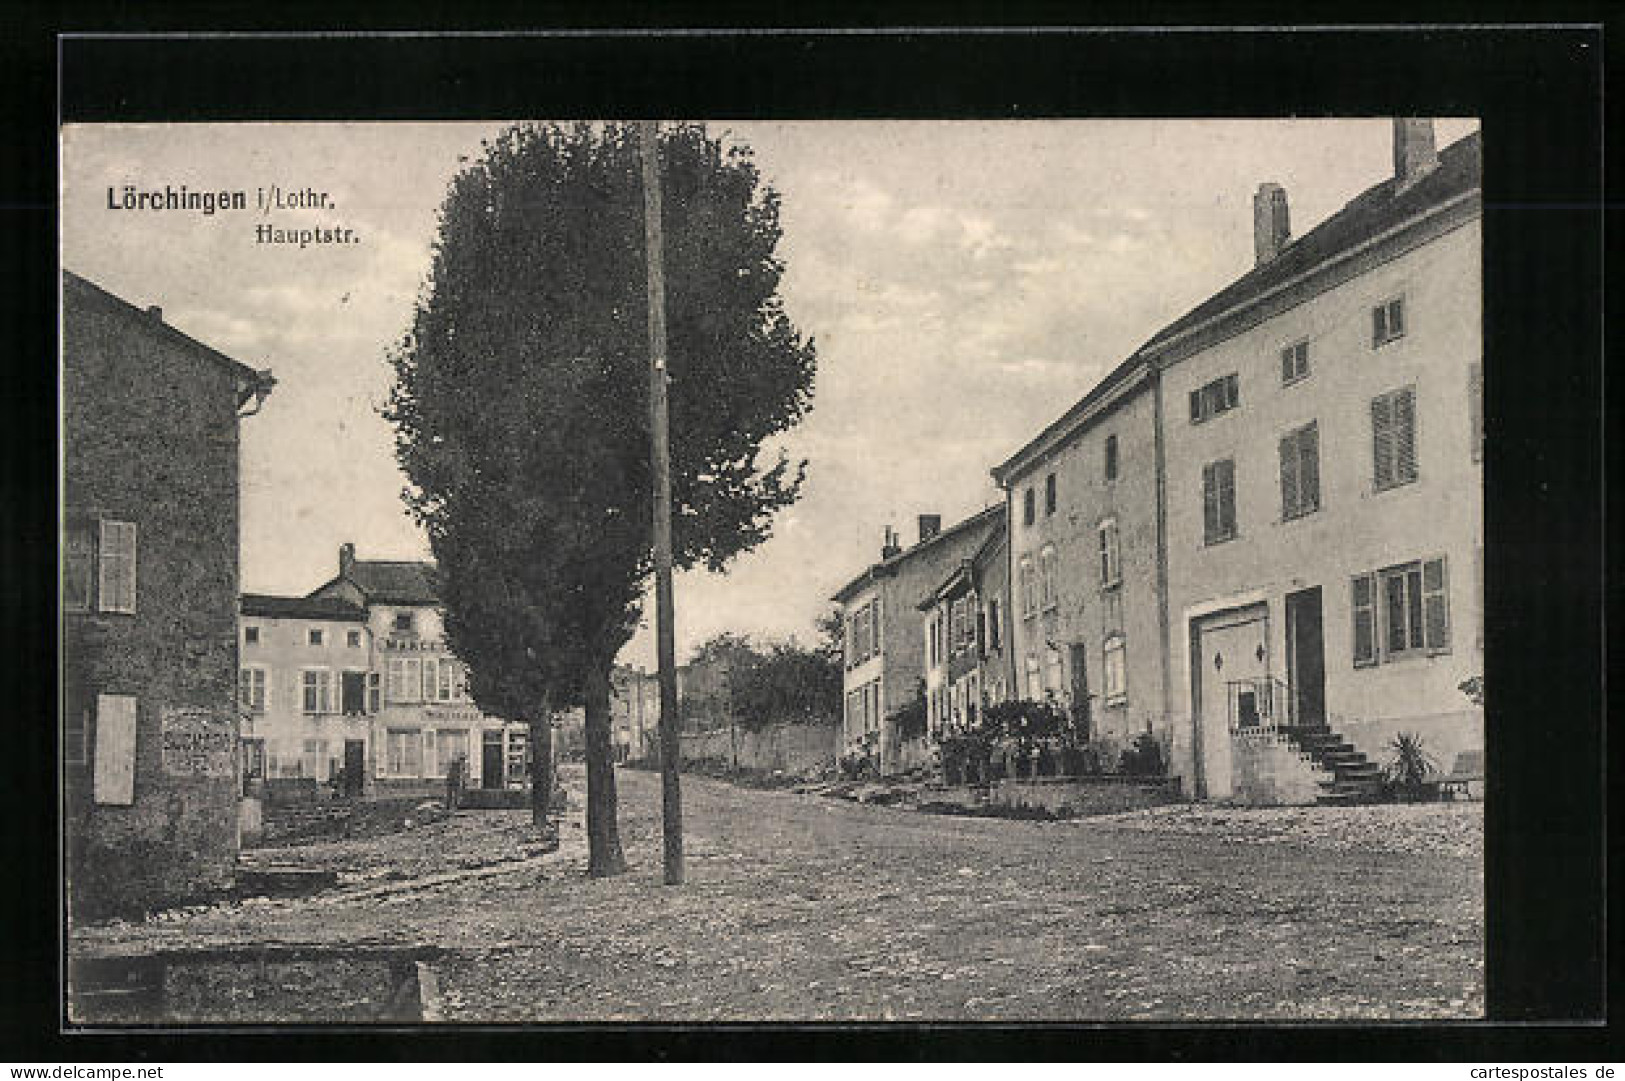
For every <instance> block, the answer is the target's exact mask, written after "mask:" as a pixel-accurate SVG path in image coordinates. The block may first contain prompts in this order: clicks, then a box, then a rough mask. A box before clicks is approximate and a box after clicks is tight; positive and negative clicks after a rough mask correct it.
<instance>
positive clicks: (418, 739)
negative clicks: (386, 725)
mask: <svg viewBox="0 0 1625 1081" xmlns="http://www.w3.org/2000/svg"><path fill="white" fill-rule="evenodd" d="M384 762H385V768H386V769H388V770H389V772H390V774H391V775H392V776H395V777H421V776H422V775H423V737H422V735H421V734H420V733H419V732H418V730H417V729H416V728H391V729H390V730H389V731H388V732H386V733H385V734H384Z"/></svg>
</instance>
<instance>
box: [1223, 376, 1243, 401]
mask: <svg viewBox="0 0 1625 1081" xmlns="http://www.w3.org/2000/svg"><path fill="white" fill-rule="evenodd" d="M1240 401H1241V387H1240V383H1239V382H1238V381H1237V377H1236V376H1234V375H1227V376H1225V377H1224V407H1225V408H1226V409H1234V408H1235V407H1236V405H1237V404H1238V403H1240Z"/></svg>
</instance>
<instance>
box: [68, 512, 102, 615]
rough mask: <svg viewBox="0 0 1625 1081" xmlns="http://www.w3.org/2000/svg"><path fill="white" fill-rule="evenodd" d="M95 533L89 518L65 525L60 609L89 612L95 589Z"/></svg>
mask: <svg viewBox="0 0 1625 1081" xmlns="http://www.w3.org/2000/svg"><path fill="white" fill-rule="evenodd" d="M95 566H96V535H95V534H94V533H92V532H91V525H90V523H88V522H79V523H74V524H72V525H69V526H68V531H67V536H66V537H65V538H64V542H63V545H62V610H63V611H65V612H88V611H90V608H91V605H92V603H93V600H92V595H93V593H94V592H95Z"/></svg>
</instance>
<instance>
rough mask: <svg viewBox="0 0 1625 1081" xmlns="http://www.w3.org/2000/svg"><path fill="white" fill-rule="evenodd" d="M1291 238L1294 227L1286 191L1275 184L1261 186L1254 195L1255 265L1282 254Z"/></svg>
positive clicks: (1261, 264) (1260, 264) (1262, 263)
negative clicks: (1288, 208)
mask: <svg viewBox="0 0 1625 1081" xmlns="http://www.w3.org/2000/svg"><path fill="white" fill-rule="evenodd" d="M1291 239H1292V225H1291V223H1290V221H1289V220H1288V218H1287V210H1286V189H1285V188H1283V187H1281V185H1279V184H1276V183H1273V182H1272V183H1265V184H1260V185H1258V191H1257V192H1256V193H1255V194H1254V195H1253V255H1254V257H1255V258H1256V260H1257V262H1256V264H1255V265H1256V266H1263V265H1264V264H1265V263H1267V262H1269V261H1270V260H1271V259H1274V258H1275V257H1276V256H1277V255H1280V254H1281V249H1282V248H1284V247H1286V245H1287V242H1288V241H1289V240H1291Z"/></svg>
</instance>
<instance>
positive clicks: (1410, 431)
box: [1394, 390, 1416, 484]
mask: <svg viewBox="0 0 1625 1081" xmlns="http://www.w3.org/2000/svg"><path fill="white" fill-rule="evenodd" d="M1415 479H1416V393H1415V392H1414V391H1411V390H1400V391H1395V392H1394V480H1395V482H1396V483H1398V484H1405V483H1408V482H1410V481H1413V480H1415Z"/></svg>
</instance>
